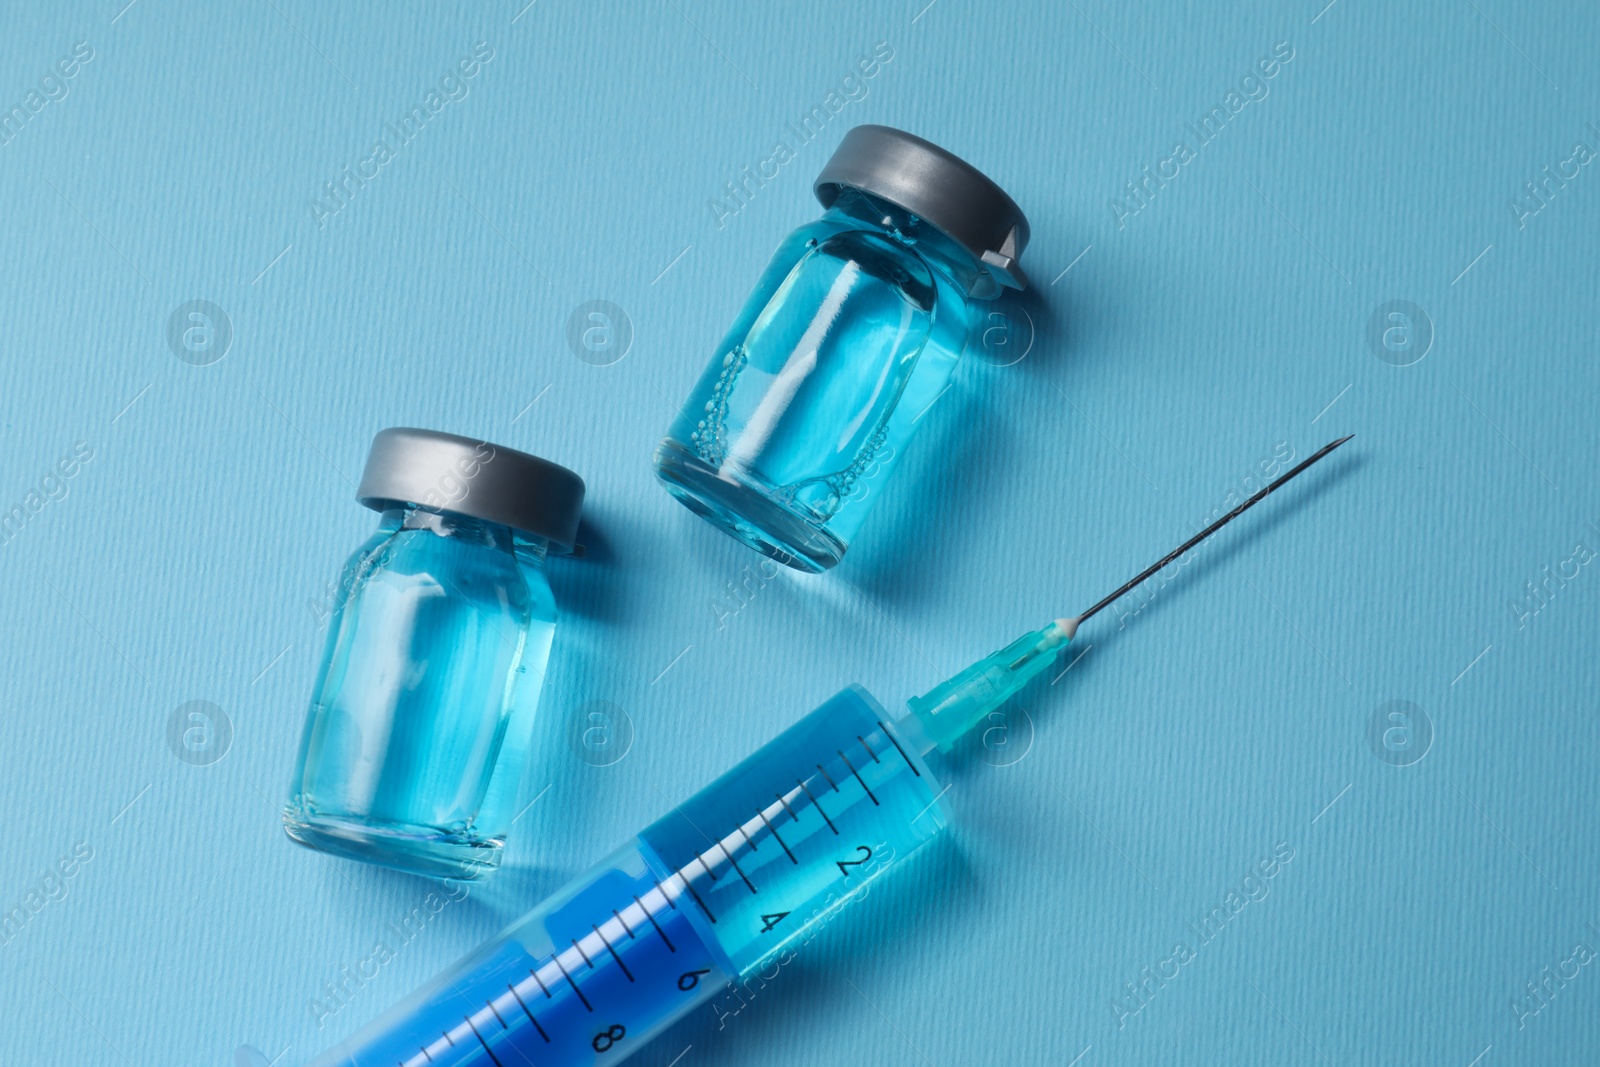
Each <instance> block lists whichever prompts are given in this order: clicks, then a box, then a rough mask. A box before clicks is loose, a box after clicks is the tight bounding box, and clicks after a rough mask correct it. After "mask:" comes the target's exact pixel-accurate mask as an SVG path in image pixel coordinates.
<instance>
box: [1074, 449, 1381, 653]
mask: <svg viewBox="0 0 1600 1067" xmlns="http://www.w3.org/2000/svg"><path fill="white" fill-rule="evenodd" d="M1354 436H1355V434H1348V435H1346V436H1344V437H1341V438H1339V439H1338V440H1337V441H1329V442H1328V443H1327V444H1325V445H1323V446H1322V447H1321V448H1319V449H1317V450H1316V451H1315V452H1313V453H1311V455H1309V456H1307V457H1306V458H1305V459H1303V460H1301V461H1300V462H1299V463H1296V464H1295V465H1294V466H1293V467H1291V468H1289V469H1288V470H1287V471H1284V472H1283V473H1282V474H1280V475H1279V476H1278V477H1276V478H1274V479H1273V480H1272V481H1270V482H1268V483H1267V484H1266V485H1263V486H1262V487H1261V488H1260V489H1257V490H1256V491H1255V492H1253V493H1251V494H1250V495H1249V496H1248V497H1246V498H1245V500H1244V502H1243V503H1242V504H1240V505H1239V506H1238V507H1236V508H1234V509H1233V510H1232V511H1230V512H1228V513H1227V514H1226V515H1224V516H1222V518H1220V519H1218V520H1217V521H1216V522H1214V523H1212V524H1211V525H1210V526H1207V527H1206V528H1205V529H1204V530H1201V531H1200V532H1199V533H1197V534H1195V535H1194V536H1193V537H1191V538H1189V540H1187V541H1185V542H1184V543H1183V544H1181V545H1179V546H1178V547H1177V548H1175V549H1173V550H1172V551H1171V552H1168V553H1167V554H1166V555H1165V556H1162V557H1161V558H1160V559H1158V560H1157V561H1156V562H1155V563H1153V564H1151V565H1150V566H1148V567H1146V568H1145V569H1144V570H1142V571H1140V572H1139V573H1138V574H1137V575H1135V576H1134V577H1133V578H1130V579H1129V580H1128V581H1126V582H1124V583H1122V585H1121V586H1119V587H1118V588H1117V590H1116V592H1114V593H1112V594H1111V595H1109V596H1107V597H1106V598H1105V599H1104V600H1102V601H1100V602H1099V603H1098V604H1096V605H1095V606H1094V607H1092V608H1090V609H1089V610H1088V611H1086V612H1084V613H1083V614H1082V615H1079V616H1078V617H1077V618H1075V619H1066V620H1062V621H1063V622H1070V623H1072V624H1073V625H1072V626H1071V629H1072V630H1076V629H1077V628H1078V627H1077V624H1078V623H1081V622H1083V621H1084V620H1085V619H1088V618H1092V617H1093V616H1095V615H1097V614H1099V613H1100V611H1102V610H1103V609H1105V608H1108V607H1110V606H1111V605H1112V604H1114V603H1116V602H1117V598H1118V597H1120V596H1122V595H1123V594H1124V593H1126V592H1127V591H1128V590H1130V589H1132V588H1133V587H1134V586H1136V585H1138V584H1139V583H1140V582H1143V581H1144V580H1145V579H1147V578H1149V577H1150V576H1151V575H1152V574H1155V573H1156V572H1157V571H1159V570H1160V569H1161V568H1162V567H1165V566H1166V565H1167V564H1169V563H1171V562H1172V561H1173V560H1175V559H1177V558H1178V557H1179V556H1181V555H1183V554H1184V553H1185V552H1187V551H1189V550H1190V549H1191V548H1193V547H1194V546H1195V545H1198V544H1199V543H1200V542H1201V541H1204V540H1205V539H1206V538H1208V537H1210V536H1211V535H1212V534H1214V533H1216V532H1217V531H1218V530H1220V529H1222V528H1223V527H1224V526H1226V525H1228V523H1230V522H1232V521H1233V520H1234V519H1237V518H1238V517H1239V516H1240V515H1243V514H1244V513H1245V512H1246V511H1249V510H1250V509H1251V508H1253V507H1255V506H1256V505H1257V504H1259V503H1261V502H1262V501H1263V500H1265V499H1266V498H1267V496H1268V495H1269V494H1271V493H1272V492H1273V490H1275V489H1277V488H1278V487H1279V486H1281V485H1283V483H1284V482H1287V481H1288V480H1289V479H1290V478H1293V477H1294V476H1295V475H1297V474H1299V473H1300V472H1301V471H1303V470H1305V469H1306V468H1307V467H1309V466H1311V465H1312V464H1313V463H1315V462H1316V461H1317V460H1319V459H1321V458H1322V457H1323V456H1326V455H1327V454H1328V453H1329V452H1332V451H1333V450H1334V449H1336V448H1338V447H1339V446H1340V445H1342V444H1344V443H1345V442H1346V441H1348V440H1350V438H1352V437H1354ZM1068 636H1069V637H1070V636H1071V634H1070V633H1069V634H1068Z"/></svg>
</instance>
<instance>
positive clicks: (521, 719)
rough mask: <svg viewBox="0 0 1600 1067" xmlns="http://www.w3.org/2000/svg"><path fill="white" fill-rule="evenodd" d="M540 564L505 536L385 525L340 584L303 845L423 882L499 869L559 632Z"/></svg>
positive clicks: (416, 515) (388, 520)
mask: <svg viewBox="0 0 1600 1067" xmlns="http://www.w3.org/2000/svg"><path fill="white" fill-rule="evenodd" d="M543 556H544V544H543V542H542V541H538V540H530V539H529V538H527V537H525V536H524V535H521V534H516V533H513V532H512V531H510V530H509V529H507V528H505V527H501V526H495V525H493V524H489V523H483V522H479V521H477V520H474V519H468V518H465V517H462V516H454V515H450V514H440V513H436V512H429V511H426V510H423V509H416V508H412V509H396V510H394V511H390V512H387V513H385V516H384V521H383V524H382V525H381V526H380V528H379V530H378V532H377V534H375V535H374V536H373V538H372V539H371V540H370V541H368V542H367V543H366V544H365V545H363V546H362V547H361V548H360V549H359V550H358V551H357V552H356V553H355V555H353V556H352V557H351V559H350V562H349V564H348V565H347V566H346V568H345V573H344V574H343V576H342V578H341V582H340V588H339V600H340V603H339V606H338V608H337V610H336V611H335V613H334V615H333V617H332V619H331V632H330V635H329V639H328V644H327V647H326V650H325V653H324V657H323V662H322V667H321V670H320V672H319V675H318V678H317V684H316V688H315V690H314V695H313V697H312V705H311V711H310V714H309V715H308V717H307V722H306V729H305V732H304V735H303V737H302V740H301V747H300V754H299V758H298V760H297V762H296V766H295V775H294V782H293V785H292V787H291V796H290V802H289V806H288V808H287V809H286V810H285V812H284V824H285V828H286V829H287V830H288V831H289V833H290V835H291V836H292V837H294V838H295V839H296V840H299V841H302V842H303V843H306V844H309V845H311V846H313V847H315V848H318V849H321V850H323V851H329V852H334V853H338V854H341V855H348V856H352V857H355V858H358V859H365V860H369V861H373V862H378V863H383V864H386V865H389V866H394V867H398V868H400V869H402V870H409V871H413V872H416V873H423V874H436V875H450V876H454V877H457V878H471V877H475V876H477V875H479V874H482V873H483V872H484V871H485V870H487V869H492V868H493V867H494V866H496V865H497V864H498V861H499V853H500V848H501V846H502V845H503V844H504V839H505V834H506V832H507V830H508V829H509V827H510V821H511V818H512V815H513V806H514V804H515V802H516V796H517V788H518V784H519V780H520V777H521V775H522V771H523V768H524V766H525V764H526V762H527V754H528V745H529V741H530V735H531V732H532V726H533V718H534V713H535V709H536V707H537V705H538V701H539V691H540V689H541V687H542V684H543V681H544V669H545V664H546V661H547V659H548V656H549V651H550V643H551V639H552V637H553V635H554V632H555V617H556V609H555V600H554V597H553V596H552V595H551V592H550V587H549V585H548V583H547V582H546V581H545V578H544V572H543Z"/></svg>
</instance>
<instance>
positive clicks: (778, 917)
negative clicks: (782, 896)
mask: <svg viewBox="0 0 1600 1067" xmlns="http://www.w3.org/2000/svg"><path fill="white" fill-rule="evenodd" d="M788 914H789V913H788V912H786V911H780V912H776V913H774V914H772V915H763V916H761V923H762V926H761V932H762V933H766V932H767V931H768V930H771V929H772V928H773V927H774V926H777V925H778V924H779V923H781V922H782V921H783V920H784V918H785V917H786V916H787V915H788Z"/></svg>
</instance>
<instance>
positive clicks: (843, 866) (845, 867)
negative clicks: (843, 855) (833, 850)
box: [834, 845, 872, 878]
mask: <svg viewBox="0 0 1600 1067" xmlns="http://www.w3.org/2000/svg"><path fill="white" fill-rule="evenodd" d="M856 851H857V852H864V853H866V855H864V856H862V857H861V858H860V859H858V860H834V862H835V863H837V864H838V865H839V873H840V874H842V875H844V876H845V877H846V878H848V877H850V868H851V867H855V866H858V865H860V864H863V863H865V862H867V861H868V860H870V859H871V858H872V849H870V848H868V847H867V846H866V845H857V846H856Z"/></svg>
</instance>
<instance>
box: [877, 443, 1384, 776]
mask: <svg viewBox="0 0 1600 1067" xmlns="http://www.w3.org/2000/svg"><path fill="white" fill-rule="evenodd" d="M1351 436H1352V437H1353V436H1354V434H1352V435H1351ZM1348 440H1350V437H1341V438H1339V439H1338V440H1337V441H1331V442H1329V443H1328V444H1326V445H1323V446H1322V447H1321V448H1319V449H1317V451H1315V452H1313V453H1312V454H1311V455H1309V456H1307V457H1306V458H1305V459H1304V460H1302V461H1301V462H1299V463H1298V464H1296V465H1295V466H1293V467H1291V468H1290V469H1289V470H1287V471H1285V472H1284V473H1283V474H1281V475H1279V476H1278V477H1277V478H1275V479H1273V480H1272V481H1270V482H1268V483H1267V484H1266V485H1264V486H1262V487H1261V488H1260V489H1257V490H1256V491H1255V492H1254V493H1251V494H1250V496H1249V497H1247V498H1246V499H1245V501H1244V503H1242V504H1240V505H1239V506H1238V507H1236V508H1234V509H1233V510H1232V511H1230V512H1228V513H1227V514H1226V515H1224V516H1222V518H1220V519H1218V520H1217V521H1216V522H1213V523H1212V524H1211V525H1210V526H1207V527H1206V528H1205V529H1204V530H1201V531H1200V532H1199V533H1197V534H1195V535H1194V536H1193V537H1191V538H1189V540H1187V541H1185V542H1184V543H1183V544H1181V545H1179V546H1178V547H1177V548H1175V549H1173V550H1172V551H1171V552H1168V553H1167V554H1166V555H1165V556H1162V557H1161V558H1160V559H1159V560H1157V561H1156V562H1155V563H1154V564H1152V565H1151V566H1149V567H1146V568H1145V569H1144V570H1142V571H1140V572H1139V574H1138V575H1136V576H1135V577H1134V578H1132V579H1131V580H1129V581H1127V582H1124V583H1123V584H1122V585H1121V586H1120V587H1118V589H1117V590H1116V592H1114V593H1112V594H1111V595H1110V596H1108V597H1106V598H1105V599H1104V600H1102V601H1100V602H1099V603H1098V604H1096V605H1095V606H1094V607H1092V608H1090V609H1089V610H1088V611H1086V612H1084V613H1083V614H1082V615H1079V616H1078V617H1076V618H1072V619H1057V620H1056V621H1055V622H1052V623H1051V624H1050V625H1048V626H1046V627H1045V628H1044V629H1042V630H1034V631H1032V632H1031V633H1026V634H1023V635H1022V636H1021V637H1019V638H1017V639H1016V640H1015V641H1013V642H1011V644H1009V645H1007V646H1006V647H1005V648H1002V649H1001V650H1000V651H998V652H996V653H994V654H992V655H989V656H985V657H984V658H983V659H981V660H979V661H978V662H976V663H974V664H973V665H972V666H970V667H968V668H967V669H966V670H964V671H961V672H960V673H959V674H957V675H955V676H954V677H951V678H948V679H946V680H945V681H943V682H940V683H939V684H938V685H936V686H934V687H933V688H932V689H930V690H928V692H926V693H924V694H922V695H921V696H916V697H912V698H911V699H910V700H909V701H907V702H906V703H907V706H908V707H909V708H910V712H911V713H910V714H909V715H907V716H906V717H905V718H904V719H902V720H900V722H901V731H902V733H904V734H905V735H906V736H907V738H908V739H909V740H911V741H912V743H913V744H914V745H915V746H916V747H917V748H918V750H919V751H921V752H927V751H929V750H930V749H933V748H938V749H940V750H941V751H949V749H950V748H951V746H953V745H954V744H955V742H956V741H957V739H959V738H960V737H961V736H962V735H964V734H965V733H966V732H967V731H968V730H970V729H972V728H973V727H974V726H976V725H977V724H978V723H980V722H982V721H983V720H984V718H985V717H986V716H987V715H988V714H989V713H990V712H991V711H994V710H995V709H996V708H998V707H1000V705H1002V704H1004V703H1005V702H1006V701H1007V700H1009V699H1011V697H1012V696H1014V695H1015V694H1016V693H1018V692H1020V691H1021V690H1022V688H1023V687H1024V686H1026V685H1027V684H1028V683H1029V682H1030V681H1032V680H1033V679H1034V678H1035V677H1037V676H1038V675H1039V674H1040V673H1041V672H1042V671H1044V670H1046V669H1047V668H1048V667H1049V666H1050V664H1051V663H1053V662H1055V658H1056V654H1057V653H1058V652H1060V651H1061V649H1063V648H1065V647H1066V646H1067V642H1069V641H1071V640H1072V638H1073V637H1074V635H1076V634H1077V632H1078V626H1079V624H1081V623H1082V622H1083V621H1084V620H1085V619H1087V618H1090V617H1091V616H1093V615H1095V614H1097V613H1098V612H1100V611H1102V610H1104V609H1105V608H1106V607H1109V606H1110V605H1111V604H1113V603H1115V602H1116V600H1117V598H1118V597H1120V596H1122V595H1123V594H1124V593H1126V592H1128V590H1130V589H1132V588H1133V587H1134V586H1136V585H1138V584H1139V583H1140V582H1143V581H1145V580H1146V579H1148V578H1149V577H1150V576H1151V575H1153V574H1155V573H1156V572H1157V571H1159V570H1161V568H1163V567H1165V566H1166V565H1167V564H1169V563H1171V562H1172V561H1173V560H1175V559H1177V558H1178V557H1179V556H1181V555H1183V554H1184V553H1185V552H1187V551H1189V550H1190V549H1191V548H1193V547H1194V546H1195V545H1198V544H1199V543H1200V542H1201V541H1204V540H1205V539H1206V538H1208V537H1210V536H1211V535H1212V534H1214V533H1216V532H1217V531H1218V530H1220V529H1222V528H1223V527H1224V526H1226V525H1228V523H1230V522H1232V521H1233V520H1234V519H1237V518H1238V517H1239V516H1240V515H1243V514H1244V513H1245V512H1246V511H1248V510H1250V509H1251V508H1253V507H1255V505H1257V504H1259V503H1261V501H1262V500H1264V499H1266V497H1267V495H1268V494H1270V493H1271V492H1272V491H1273V490H1275V489H1277V488H1278V487H1279V486H1281V485H1283V483H1285V482H1287V481H1288V480H1289V479H1290V478H1293V477H1294V476H1295V475H1297V474H1299V473H1300V472H1301V471H1303V470H1305V469H1306V468H1307V467H1309V466H1311V465H1312V464H1313V463H1315V462H1316V461H1317V460H1319V459H1321V458H1322V457H1323V456H1326V455H1327V454H1328V453H1329V452H1332V451H1333V450H1334V449H1336V448H1338V447H1339V446H1340V445H1342V444H1344V443H1345V442H1346V441H1348Z"/></svg>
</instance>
